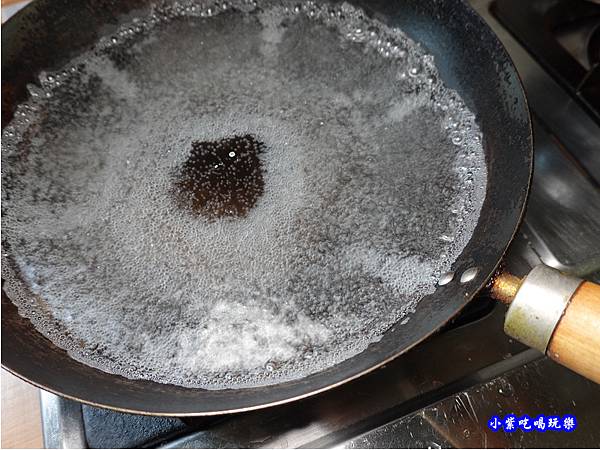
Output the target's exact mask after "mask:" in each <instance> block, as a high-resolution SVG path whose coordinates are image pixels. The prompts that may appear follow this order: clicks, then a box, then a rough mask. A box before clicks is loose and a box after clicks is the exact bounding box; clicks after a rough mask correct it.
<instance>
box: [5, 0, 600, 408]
mask: <svg viewBox="0 0 600 450" xmlns="http://www.w3.org/2000/svg"><path fill="white" fill-rule="evenodd" d="M150 3H151V2H150V1H147V0H81V1H79V2H75V3H73V2H71V1H69V0H36V1H35V2H33V3H32V4H30V5H29V6H27V7H26V8H24V9H23V10H22V11H20V12H19V13H18V14H17V15H16V16H14V17H13V18H11V19H10V20H9V21H8V22H7V23H6V24H5V25H3V26H2V42H3V43H2V126H3V127H4V126H6V125H7V124H8V122H9V121H10V119H11V117H12V115H13V113H14V111H15V108H16V105H17V104H18V103H19V102H21V101H23V100H24V99H25V98H26V84H27V83H34V82H35V80H36V78H37V75H38V74H39V72H40V71H44V70H46V71H50V70H52V69H55V68H58V67H60V66H61V65H63V64H65V63H66V62H67V61H68V60H69V59H71V58H72V57H73V56H74V55H77V54H78V53H80V52H81V51H82V50H83V49H86V48H87V47H89V46H90V45H91V44H93V43H94V42H95V41H96V40H97V39H98V38H99V37H100V36H101V35H102V33H104V32H106V30H107V29H110V27H111V26H113V27H114V26H115V25H116V24H117V22H118V18H119V17H122V16H123V15H125V14H128V13H135V14H140V13H141V14H143V13H144V12H146V11H147V10H148V9H149V7H150ZM332 3H341V2H338V1H335V0H334V1H333V2H332ZM350 3H352V4H353V5H355V6H357V7H359V8H362V9H363V10H364V11H365V12H366V13H367V14H368V15H370V16H373V17H375V18H376V19H378V20H380V21H382V22H383V23H386V24H387V25H389V26H392V27H394V26H398V27H400V28H401V29H402V30H404V31H405V32H406V33H407V34H408V35H409V36H410V37H411V38H413V39H414V40H416V41H417V42H420V43H421V44H422V45H423V46H424V47H425V48H426V49H427V50H428V51H429V52H430V53H431V54H433V55H434V57H435V61H436V65H437V67H438V69H439V72H440V75H441V77H442V78H443V79H444V81H445V83H446V84H447V85H448V86H449V87H451V88H453V89H455V90H456V91H458V93H459V94H460V95H461V97H462V98H463V99H464V101H465V103H466V104H467V106H468V107H469V108H470V109H471V110H472V111H473V112H474V113H475V115H476V117H477V120H478V123H479V126H480V128H481V131H482V133H483V136H484V150H485V157H486V164H487V173H488V180H487V192H486V198H485V201H484V204H483V207H482V209H481V213H480V219H479V221H478V223H477V226H476V228H475V231H474V233H473V236H472V238H471V240H470V241H469V243H468V244H467V246H466V247H465V249H464V250H463V252H462V254H461V255H460V256H459V258H458V259H457V260H456V262H455V263H454V264H453V267H452V273H449V274H447V275H446V276H445V277H444V278H443V280H442V282H441V283H440V286H438V288H437V289H436V290H435V292H434V293H433V294H431V295H428V296H426V297H425V298H423V299H422V300H421V301H420V303H419V304H418V307H417V309H416V311H415V312H414V313H413V314H412V316H411V320H410V321H409V322H408V323H405V324H402V325H400V324H396V325H395V326H392V327H391V328H390V329H389V330H388V331H387V332H386V333H385V334H384V336H383V337H382V339H381V340H380V341H379V342H376V343H373V344H371V345H369V347H368V348H367V349H366V350H364V351H363V352H361V353H360V354H357V355H356V356H354V357H352V358H350V359H347V360H345V361H343V362H342V363H339V364H337V365H335V366H333V367H330V368H328V369H326V370H323V371H321V372H318V373H314V374H312V375H310V376H307V377H304V378H301V379H297V380H293V381H288V382H284V383H280V384H275V385H270V386H264V387H253V388H243V389H224V390H203V389H192V388H185V387H181V386H175V385H169V384H160V383H155V382H151V381H144V380H131V379H127V378H124V377H121V376H118V375H113V374H109V373H106V372H103V371H100V370H97V369H94V368H92V367H89V366H87V365H85V364H82V363H80V362H78V361H75V360H74V359H72V358H71V357H70V356H69V355H68V354H67V353H66V352H65V351H64V350H62V349H60V348H58V347H56V346H55V345H53V344H52V343H51V342H50V341H49V340H48V339H46V338H45V337H44V336H42V335H41V334H40V333H38V332H37V331H36V330H35V329H34V327H33V326H32V324H31V323H30V322H29V321H28V320H26V319H24V318H22V317H20V316H19V315H18V313H17V308H16V307H15V306H14V305H13V304H12V303H11V301H10V299H9V298H8V297H7V296H6V294H5V292H4V290H3V291H2V365H3V366H4V367H5V368H7V369H8V370H10V371H11V372H13V373H15V374H16V375H18V376H20V377H22V378H24V379H25V380H27V381H29V382H31V383H33V384H35V385H37V386H39V387H40V388H42V389H46V390H48V391H51V392H54V393H56V394H59V395H62V396H65V397H68V398H72V399H75V400H78V401H81V402H84V403H89V404H92V405H96V406H101V407H108V408H111V409H115V410H120V411H126V412H133V413H142V414H155V415H163V416H189V415H211V414H222V413H232V412H239V411H246V410H251V409H256V408H261V407H266V406H270V405H276V404H280V403H284V402H289V401H292V400H296V399H300V398H303V397H307V396H309V395H313V394H315V393H318V392H321V391H324V390H327V389H331V388H333V387H335V386H338V385H340V384H342V383H345V382H347V381H349V380H352V379H354V378H357V377H359V376H361V375H363V374H365V373H367V372H370V371H372V370H374V369H375V368H377V367H379V366H381V365H383V364H385V363H386V362H388V361H390V360H391V359H393V358H395V357H397V356H398V355H400V354H402V353H404V352H406V351H407V350H409V349H410V348H411V347H413V346H415V345H417V344H418V343H420V342H421V341H423V340H424V339H426V338H427V337H428V336H430V335H431V334H433V333H435V332H436V330H438V329H439V328H440V327H442V326H443V325H444V324H445V323H446V322H447V321H449V320H450V319H451V318H452V317H453V316H455V315H456V314H457V313H458V312H459V311H460V310H461V309H462V308H463V307H464V306H465V305H466V304H467V303H468V302H469V301H470V300H471V299H472V298H473V297H474V296H475V295H476V294H477V293H478V292H479V291H480V290H481V289H482V288H484V287H485V286H486V285H488V283H491V284H492V291H493V292H494V293H495V295H496V296H498V297H500V298H501V299H503V300H504V301H506V302H509V301H510V300H511V299H512V298H513V297H515V293H516V299H515V300H514V302H513V306H514V304H517V303H519V304H520V305H521V306H523V301H520V302H517V300H519V298H520V297H525V298H528V297H529V296H526V295H524V294H523V295H521V293H522V292H525V294H527V291H528V290H529V291H531V286H530V285H531V284H534V285H535V286H538V285H541V286H543V285H544V282H545V281H546V280H547V279H548V273H551V274H552V276H554V277H555V278H557V279H560V280H562V279H563V275H561V274H556V273H554V272H551V271H550V272H548V271H549V270H550V269H546V268H541V269H540V270H538V271H537V272H536V273H537V275H536V276H533V277H528V278H531V280H529V281H528V279H526V280H525V281H522V280H518V279H516V278H514V277H511V276H509V275H507V274H501V275H497V269H498V267H499V264H500V262H501V259H502V256H503V254H504V252H505V251H506V249H507V247H508V245H509V243H510V242H511V239H512V238H513V236H514V234H515V232H516V230H517V227H518V225H519V222H520V220H521V217H522V215H523V211H524V207H525V201H526V198H527V194H528V189H529V182H530V178H531V173H532V131H531V123H530V117H529V112H528V108H527V103H526V99H525V95H524V93H523V89H522V86H521V83H520V81H519V78H518V75H517V73H516V71H515V68H514V66H513V64H512V62H511V61H510V59H509V57H508V55H507V53H506V51H505V50H504V48H503V47H502V45H501V44H500V42H499V41H498V39H497V38H496V36H495V35H494V34H493V33H492V32H491V31H490V29H489V28H488V27H487V26H486V25H485V23H484V22H483V21H482V19H481V18H480V17H479V16H478V15H477V14H476V13H475V12H474V11H473V10H472V9H471V8H470V7H469V6H468V5H467V4H466V3H464V2H462V1H461V0H444V1H441V0H405V1H399V0H393V1H390V0H351V1H350ZM540 273H541V275H540ZM495 274H496V275H497V276H495V277H494V275H495ZM552 276H550V278H552ZM492 277H494V278H493V279H492ZM540 277H541V278H542V280H541V282H540V280H539V278H540ZM490 280H492V281H491V282H490ZM563 284H564V283H563ZM566 284H567V285H568V288H564V286H563V287H561V286H562V285H561V282H556V283H555V282H551V283H549V285H550V286H551V287H552V288H553V289H554V290H552V289H549V290H546V291H544V292H545V293H544V294H543V295H546V294H548V292H550V294H548V295H550V297H552V296H553V295H554V296H555V297H556V295H555V294H553V292H555V291H558V292H559V295H558V298H559V299H563V303H565V304H566V303H567V301H568V299H569V298H570V297H571V296H573V294H574V293H575V294H577V295H579V294H580V291H581V290H582V288H583V287H585V286H587V288H586V289H588V291H589V292H588V294H587V295H586V296H585V297H586V298H589V299H591V300H592V301H589V302H587V303H586V304H588V303H589V304H588V309H589V310H590V311H592V313H593V314H596V315H595V318H596V319H592V322H591V323H590V322H589V321H588V324H587V329H588V330H589V331H590V332H589V333H588V334H589V335H588V336H587V338H588V339H592V341H591V342H592V346H593V345H596V350H594V348H591V349H589V348H588V350H587V351H588V353H587V354H583V355H579V356H580V357H577V355H576V356H575V361H576V362H577V361H581V358H587V359H588V360H590V361H591V365H590V367H591V369H590V371H589V372H586V373H585V374H586V376H589V377H593V376H594V373H595V372H594V371H598V367H599V366H600V364H598V355H596V354H595V353H594V352H596V353H597V351H598V350H597V349H598V348H600V343H596V342H597V340H598V339H600V332H598V333H595V332H594V327H596V329H597V327H598V323H599V322H598V319H597V317H600V310H599V308H600V306H599V303H600V302H598V301H594V298H595V299H596V300H598V294H597V291H594V289H596V288H597V287H596V286H593V285H591V284H588V283H584V284H583V285H582V284H581V280H579V281H578V282H575V281H572V280H571V281H570V282H567V283H566ZM580 285H581V286H580ZM556 286H558V288H557V287H556ZM541 289H543V287H542V288H541ZM517 291H518V292H517ZM575 291H577V292H575ZM583 294H585V292H583ZM565 296H566V299H567V300H564V298H565ZM534 297H535V298H537V299H539V298H540V297H539V296H534ZM571 303H573V301H572V302H571ZM524 308H525V311H529V309H528V308H527V305H525V307H524ZM594 308H595V309H594ZM511 309H512V307H511ZM522 309H523V308H521V310H522ZM571 309H572V307H569V310H571ZM579 309H580V308H579ZM521 310H519V311H517V312H521V313H522V311H521ZM563 312H564V307H563V310H562V311H561V312H560V314H559V316H558V318H560V316H561V315H562V314H563ZM592 313H589V314H588V315H590V317H592V318H594V316H593V314H592ZM525 315H527V314H525ZM555 315H556V314H555ZM567 315H568V314H565V316H564V317H563V319H566V318H567ZM516 317H517V319H515V323H516V324H517V325H516V326H515V327H516V328H517V331H516V332H515V331H513V334H516V335H518V337H519V338H520V339H522V340H524V341H526V342H527V343H529V342H528V341H527V339H528V338H527V336H525V338H523V336H521V335H520V334H519V329H518V328H519V327H518V326H519V325H523V323H524V320H525V319H524V318H523V314H521V316H519V314H517V315H516ZM553 319H556V317H554V318H553ZM519 320H520V322H519ZM593 320H595V322H594V321H593ZM551 321H552V320H551ZM557 321H558V319H556V321H555V323H554V324H553V326H554V327H556V322H557ZM561 322H562V320H561ZM571 328H573V327H571ZM522 329H525V332H524V333H521V334H524V335H527V333H528V332H529V331H530V329H529V328H528V326H525V327H524V328H523V327H521V331H522ZM534 329H535V327H534ZM572 331H573V330H572V329H570V332H572ZM530 334H531V333H530ZM534 335H535V333H534ZM538 337H539V336H538ZM584 338H585V336H584ZM594 339H596V341H594ZM532 342H533V341H532ZM561 342H562V341H561ZM531 345H533V344H531ZM546 346H548V342H546ZM578 348H579V347H578ZM543 350H544V351H545V350H546V348H544V349H543ZM562 351H563V350H561V353H562ZM565 355H566V353H563V354H562V355H560V358H564V356H565ZM590 358H591V359H590ZM594 358H596V359H594ZM594 361H595V362H594ZM575 365H576V364H575ZM596 375H597V373H596Z"/></svg>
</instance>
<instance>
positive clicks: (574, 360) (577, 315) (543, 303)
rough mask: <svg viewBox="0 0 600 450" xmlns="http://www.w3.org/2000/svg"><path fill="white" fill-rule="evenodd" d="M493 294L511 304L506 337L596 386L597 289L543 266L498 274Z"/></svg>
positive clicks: (599, 349)
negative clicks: (516, 273)
mask: <svg viewBox="0 0 600 450" xmlns="http://www.w3.org/2000/svg"><path fill="white" fill-rule="evenodd" d="M492 295H493V296H494V297H496V298H497V299H499V300H501V301H502V302H504V303H508V304H509V305H510V306H509V308H508V311H507V313H506V319H505V321H504V331H506V333H507V334H508V335H510V336H512V337H514V338H515V339H517V340H518V341H520V342H523V343H524V344H527V345H529V346H530V347H533V348H536V349H538V350H540V351H541V352H544V353H546V354H547V355H548V356H549V357H550V358H552V359H553V360H554V361H556V362H558V363H559V364H562V365H563V366H565V367H568V368H569V369H571V370H573V371H574V372H577V373H579V374H580V375H583V376H584V377H586V378H588V379H590V380H592V381H594V382H596V383H598V384H600V285H598V284H595V283H592V282H589V281H583V280H581V279H579V278H574V277H571V276H568V275H564V274H562V273H560V272H559V271H558V270H556V269H552V268H550V267H547V266H543V265H542V266H537V267H535V268H534V269H533V270H532V271H531V272H530V273H529V274H528V275H527V276H526V277H525V278H524V279H523V280H520V279H518V278H516V277H514V276H512V275H509V274H501V275H499V276H498V277H496V278H495V279H494V281H493V284H492Z"/></svg>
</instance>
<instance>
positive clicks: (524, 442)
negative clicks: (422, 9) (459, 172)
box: [41, 0, 600, 448]
mask: <svg viewBox="0 0 600 450" xmlns="http://www.w3.org/2000/svg"><path fill="white" fill-rule="evenodd" d="M471 4H472V5H473V7H474V8H475V9H476V10H477V11H478V13H479V14H480V15H481V16H482V17H483V18H484V20H485V21H486V22H488V24H489V25H490V26H491V27H492V28H493V29H494V31H495V32H496V33H497V35H498V36H499V38H500V39H501V41H502V42H503V43H504V45H505V46H506V48H507V50H508V52H509V54H510V55H511V57H512V59H513V60H514V62H515V65H516V67H517V70H518V72H519V74H520V76H521V78H522V80H523V83H524V85H525V90H526V93H527V96H528V100H529V105H530V108H531V112H532V118H533V126H534V136H535V173H534V177H533V182H532V189H531V196H530V200H529V204H528V209H527V213H526V216H525V219H524V223H523V225H522V226H521V229H520V232H519V234H518V235H517V237H516V239H515V241H514V242H513V244H512V245H511V247H510V250H509V253H508V254H507V256H506V258H505V263H506V265H507V268H508V270H510V271H511V272H512V273H514V274H515V275H524V274H526V273H527V272H528V270H529V269H530V268H531V267H533V266H534V265H536V264H539V263H545V264H547V265H550V266H553V267H556V268H558V269H560V270H562V271H564V272H567V273H572V274H576V275H578V276H582V277H585V278H588V279H592V280H595V281H600V245H598V236H600V95H599V93H600V54H598V52H600V50H599V40H600V39H599V37H598V36H599V33H600V31H599V30H600V6H599V5H596V4H593V3H591V2H584V1H583V0H581V1H577V2H576V1H569V2H567V1H560V0H531V1H529V2H521V1H516V0H496V1H493V2H492V1H489V0H471ZM504 312H505V308H504V306H502V305H500V304H498V303H496V302H495V301H493V300H491V299H490V298H488V297H486V296H485V295H482V296H479V297H478V298H476V299H475V300H474V301H473V302H472V303H471V304H470V305H469V306H468V307H467V308H466V309H465V310H464V311H463V312H462V313H461V314H460V315H459V316H458V317H456V318H455V319H454V320H453V321H452V322H451V323H449V324H448V325H446V326H445V327H444V328H443V329H442V330H440V331H439V332H438V333H437V334H436V335H434V336H432V337H431V338H430V339H428V340H427V341H426V342H424V343H423V344H421V345H419V346H417V347H416V348H414V349H413V350H411V351H409V352H408V353H406V354H405V355H403V356H401V357H399V358H397V359H396V360H394V361H393V362H391V363H389V364H388V365H386V366H385V367H382V368H381V369H378V370H376V371H374V372H373V373H370V374H369V375H366V376H364V377H362V378H360V379H358V380H355V381H353V382H350V383H347V384H346V385H344V386H341V387H339V388H337V389H334V390H332V391H329V392H325V393H323V394H320V395H318V396H315V397H312V398H308V399H305V400H301V401H298V402H294V403H291V404H288V405H282V406H277V407H272V408H268V409H265V410H259V411H255V412H248V413H242V414H236V415H230V416H220V417H209V418H181V419H180V418H165V417H150V416H138V415H132V414H124V413H118V412H113V411H108V410H104V409H100V408H95V407H91V406H88V405H82V404H80V403H77V402H74V401H71V400H66V399H63V398H60V397H57V396H55V395H53V394H50V393H47V392H42V394H41V403H42V419H43V429H44V439H45V445H46V447H52V448H56V447H59V448H60V447H62V448H79V447H90V448H102V447H109V448H110V447H113V448H127V447H165V448H214V447H347V448H354V447H359V448H378V447H384V448H385V447H416V448H441V447H505V448H509V447H513V448H515V447H598V446H600V428H599V427H598V426H597V424H598V423H600V408H598V407H597V403H598V401H599V400H600V386H598V385H596V384H594V383H592V382H590V381H588V380H586V379H584V378H582V377H580V376H579V375H576V374H574V373H572V372H570V371H569V370H568V369H565V368H563V367H561V366H558V365H556V364H554V363H553V362H551V361H549V360H548V359H547V358H546V357H545V356H544V355H542V354H541V353H539V352H537V351H535V350H531V349H528V348H526V347H524V346H523V345H521V344H519V343H518V342H515V341H513V340H511V339H510V338H508V337H507V336H506V335H505V334H504V333H503V331H502V329H503V326H502V325H503V317H504ZM509 413H514V414H517V415H521V414H528V415H530V416H534V415H537V414H545V415H554V414H555V415H564V414H573V415H575V416H576V417H577V420H578V429H577V431H576V432H574V433H527V434H526V433H520V432H516V433H504V432H493V431H491V430H490V429H489V428H488V426H487V423H488V419H489V418H490V417H491V416H493V415H498V416H503V415H506V414H509Z"/></svg>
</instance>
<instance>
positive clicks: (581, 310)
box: [546, 281, 600, 384]
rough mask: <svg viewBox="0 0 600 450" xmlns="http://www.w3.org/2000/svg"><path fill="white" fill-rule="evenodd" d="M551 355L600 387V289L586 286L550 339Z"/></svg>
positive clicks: (573, 300)
mask: <svg viewBox="0 0 600 450" xmlns="http://www.w3.org/2000/svg"><path fill="white" fill-rule="evenodd" d="M546 353H547V355H548V356H549V357H550V358H552V359H553V360H554V361H556V362H557V363H559V364H562V365H563V366H566V367H568V368H569V369H571V370H573V371H575V372H577V373H579V374H581V375H583V376H584V377H586V378H589V379H590V380H593V381H595V382H596V383H599V384H600V286H599V285H597V284H594V283H590V282H589V281H585V282H583V283H582V284H581V285H580V286H579V288H577V290H576V291H575V293H574V294H573V296H572V297H571V301H570V302H569V305H568V306H567V308H566V310H565V312H564V314H563V316H562V317H561V319H560V320H559V322H558V325H556V328H555V329H554V333H552V337H551V338H550V344H549V345H548V350H547V352H546Z"/></svg>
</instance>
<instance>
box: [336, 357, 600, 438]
mask: <svg viewBox="0 0 600 450" xmlns="http://www.w3.org/2000/svg"><path fill="white" fill-rule="evenodd" d="M573 376H574V375H573V374H572V373H571V372H570V371H569V370H567V369H565V368H563V367H561V366H559V365H557V364H554V363H553V362H552V361H550V360H548V359H546V358H544V359H541V360H538V361H534V362H531V363H529V364H525V365H524V366H523V367H520V368H518V369H515V370H513V371H511V372H509V373H507V374H505V375H504V376H501V377H498V378H496V379H494V380H491V381H489V382H486V383H483V384H480V385H477V386H473V387H472V388H470V389H467V390H465V391H463V392H459V393H458V394H456V395H452V396H450V397H448V398H446V399H444V400H443V401H441V402H438V403H436V404H434V405H431V406H428V407H426V408H423V409H421V410H419V411H416V412H414V413H413V414H410V415H408V416H405V417H402V418H400V419H398V420H396V421H393V422H391V423H388V424H387V425H384V426H382V427H380V428H378V429H376V430H373V431H371V432H369V433H368V434H366V435H364V436H360V437H358V438H355V439H351V440H349V441H346V442H345V443H343V445H342V446H343V447H344V448H398V447H399V448H406V447H414V448H448V447H455V448H472V447H483V448H525V447H527V448H536V447H550V448H557V447H558V448H560V447H564V448H580V447H583V448H595V447H598V446H600V427H599V426H598V424H599V423H600V408H598V406H597V405H598V402H599V401H600V386H598V385H596V384H594V383H592V382H591V381H588V380H585V379H584V378H580V380H578V382H577V383H573V379H572V378H573ZM490 400H492V401H490ZM511 413H512V414H515V415H517V416H519V415H523V414H527V415H529V416H531V417H535V416H537V415H539V414H544V415H559V416H563V415H565V414H575V415H576V417H577V421H578V427H577V429H576V430H575V431H573V432H572V433H564V432H552V431H546V432H544V433H538V432H529V433H524V432H522V431H516V432H513V433H506V432H504V431H499V432H494V431H491V430H490V429H488V427H487V421H488V420H489V418H490V417H492V416H494V415H498V416H499V417H503V416H504V415H506V414H511Z"/></svg>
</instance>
